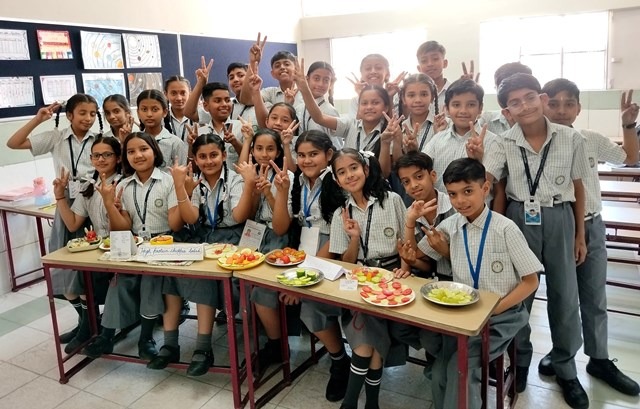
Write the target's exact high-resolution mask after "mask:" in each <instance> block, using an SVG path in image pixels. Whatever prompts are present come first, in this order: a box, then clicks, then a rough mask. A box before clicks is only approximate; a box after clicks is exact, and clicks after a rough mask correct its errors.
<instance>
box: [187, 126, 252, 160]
mask: <svg viewBox="0 0 640 409" xmlns="http://www.w3.org/2000/svg"><path fill="white" fill-rule="evenodd" d="M226 124H231V133H232V134H233V135H234V136H235V137H236V139H237V140H238V142H240V145H242V143H243V142H244V137H243V136H242V123H241V122H240V121H237V120H235V119H227V122H225V126H226ZM210 133H212V134H214V135H218V136H219V137H220V139H222V140H223V141H224V132H222V135H221V134H219V133H218V131H216V129H215V128H214V127H213V124H212V122H211V121H209V123H207V124H206V125H202V126H201V127H199V128H198V136H199V135H206V134H210ZM224 150H225V152H227V167H228V168H229V170H233V169H235V168H234V167H233V165H235V164H237V163H238V159H240V155H238V152H237V151H236V149H235V148H234V147H233V145H231V143H229V142H225V143H224Z"/></svg>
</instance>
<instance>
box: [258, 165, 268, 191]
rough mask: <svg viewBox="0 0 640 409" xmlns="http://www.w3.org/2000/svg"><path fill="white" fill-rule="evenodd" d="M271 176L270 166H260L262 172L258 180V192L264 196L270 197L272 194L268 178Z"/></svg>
mask: <svg viewBox="0 0 640 409" xmlns="http://www.w3.org/2000/svg"><path fill="white" fill-rule="evenodd" d="M268 175H269V166H266V165H260V172H259V173H258V178H257V179H256V190H258V191H260V192H262V194H263V195H265V196H266V195H268V194H269V193H270V192H271V182H270V181H269V178H268V177H267V176H268Z"/></svg>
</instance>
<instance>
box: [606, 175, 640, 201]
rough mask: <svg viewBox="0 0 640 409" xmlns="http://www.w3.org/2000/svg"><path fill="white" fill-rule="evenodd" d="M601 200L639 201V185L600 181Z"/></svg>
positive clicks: (635, 183)
mask: <svg viewBox="0 0 640 409" xmlns="http://www.w3.org/2000/svg"><path fill="white" fill-rule="evenodd" d="M600 192H601V196H602V197H603V198H621V199H635V200H638V199H640V183H639V182H628V181H619V180H601V181H600Z"/></svg>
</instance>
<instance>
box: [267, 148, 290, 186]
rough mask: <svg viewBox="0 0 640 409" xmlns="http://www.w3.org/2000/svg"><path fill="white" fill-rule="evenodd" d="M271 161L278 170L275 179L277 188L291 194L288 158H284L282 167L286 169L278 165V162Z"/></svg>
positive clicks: (274, 168)
mask: <svg viewBox="0 0 640 409" xmlns="http://www.w3.org/2000/svg"><path fill="white" fill-rule="evenodd" d="M269 163H270V164H271V167H272V168H273V170H274V171H275V172H276V176H275V178H274V179H273V181H274V182H275V184H276V189H278V191H279V192H284V193H286V194H289V184H290V183H291V181H290V180H289V172H287V158H286V157H284V159H283V160H282V169H284V170H282V169H280V168H279V167H278V165H276V163H275V162H274V161H272V160H270V161H269Z"/></svg>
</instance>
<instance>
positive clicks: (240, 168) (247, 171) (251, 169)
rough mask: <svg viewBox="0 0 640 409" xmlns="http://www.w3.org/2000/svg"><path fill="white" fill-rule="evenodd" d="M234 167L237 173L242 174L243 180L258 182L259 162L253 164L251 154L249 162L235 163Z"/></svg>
mask: <svg viewBox="0 0 640 409" xmlns="http://www.w3.org/2000/svg"><path fill="white" fill-rule="evenodd" d="M233 167H234V168H235V170H236V173H237V174H238V175H240V176H242V180H244V181H245V183H246V182H253V183H255V182H256V179H257V178H258V177H257V175H256V170H257V169H258V164H257V163H256V164H251V155H249V163H247V162H241V163H237V164H236V163H234V164H233Z"/></svg>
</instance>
